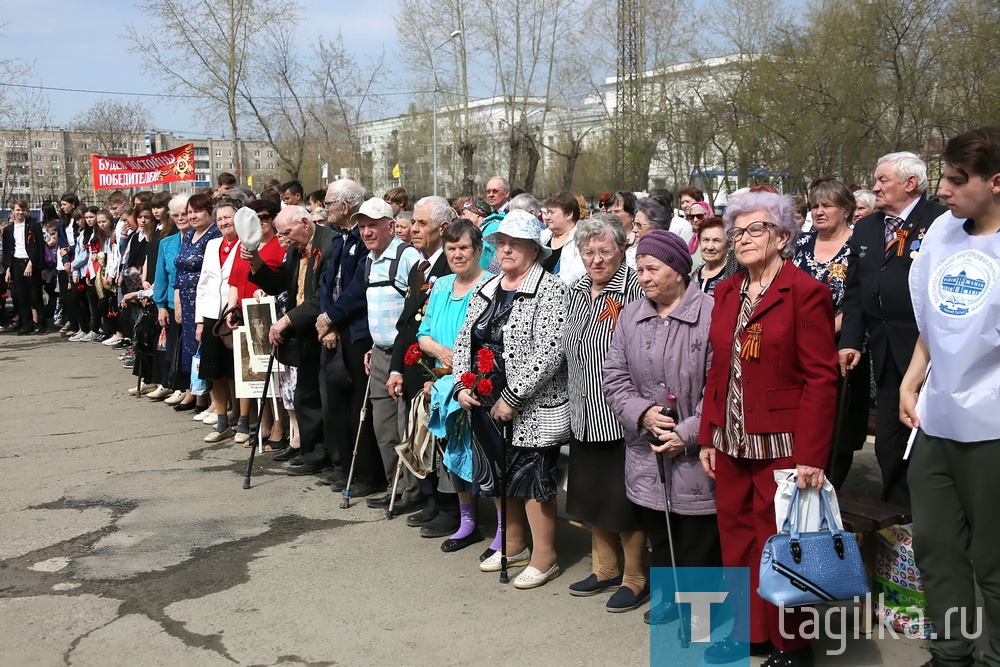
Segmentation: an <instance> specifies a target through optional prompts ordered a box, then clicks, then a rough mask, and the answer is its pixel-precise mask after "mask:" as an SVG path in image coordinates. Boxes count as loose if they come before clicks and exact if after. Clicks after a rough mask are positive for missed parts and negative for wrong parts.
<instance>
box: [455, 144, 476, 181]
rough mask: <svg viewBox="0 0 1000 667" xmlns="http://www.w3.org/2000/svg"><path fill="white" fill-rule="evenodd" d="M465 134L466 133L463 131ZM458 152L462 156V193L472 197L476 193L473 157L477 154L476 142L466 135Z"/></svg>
mask: <svg viewBox="0 0 1000 667" xmlns="http://www.w3.org/2000/svg"><path fill="white" fill-rule="evenodd" d="M463 134H466V135H467V133H465V132H463ZM458 154H459V155H460V156H461V157H462V194H463V195H465V196H466V197H471V196H473V195H475V194H476V179H475V176H474V174H475V170H474V165H473V161H472V158H473V157H474V156H475V154H476V144H474V143H473V142H471V141H469V137H468V136H465V137H464V138H463V141H462V143H460V144H459V145H458Z"/></svg>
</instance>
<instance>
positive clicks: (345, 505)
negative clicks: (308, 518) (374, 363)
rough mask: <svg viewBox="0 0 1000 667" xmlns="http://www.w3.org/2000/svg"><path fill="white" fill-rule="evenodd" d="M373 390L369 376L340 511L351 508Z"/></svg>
mask: <svg viewBox="0 0 1000 667" xmlns="http://www.w3.org/2000/svg"><path fill="white" fill-rule="evenodd" d="M371 390H372V377H371V376H370V375H369V376H368V384H367V385H365V399H364V401H362V402H361V419H360V421H358V434H357V436H356V437H355V438H354V453H353V454H351V469H350V470H349V471H348V472H347V486H346V487H344V499H343V500H341V501H340V509H342V510H346V509H350V507H351V482H352V481H354V463H355V462H356V461H357V460H358V443H359V442H361V430H362V429H364V427H365V418H367V417H368V395H369V393H370V392H371Z"/></svg>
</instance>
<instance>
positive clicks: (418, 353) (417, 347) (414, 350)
mask: <svg viewBox="0 0 1000 667" xmlns="http://www.w3.org/2000/svg"><path fill="white" fill-rule="evenodd" d="M406 352H407V354H412V355H415V356H416V357H417V358H418V359H419V358H420V357H422V356H424V355H423V352H421V351H420V343H414V344H413V345H411V346H410V347H409V348H408V349H407V350H406Z"/></svg>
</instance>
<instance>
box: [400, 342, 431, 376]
mask: <svg viewBox="0 0 1000 667" xmlns="http://www.w3.org/2000/svg"><path fill="white" fill-rule="evenodd" d="M403 365H404V366H420V368H421V369H422V370H423V372H424V373H425V374H426V375H427V378H428V379H429V380H433V379H435V378H436V377H437V375H436V374H435V373H434V369H433V368H431V367H430V366H428V365H427V362H426V361H424V353H423V351H421V349H420V343H414V344H413V345H411V346H410V347H408V348H406V354H404V355H403Z"/></svg>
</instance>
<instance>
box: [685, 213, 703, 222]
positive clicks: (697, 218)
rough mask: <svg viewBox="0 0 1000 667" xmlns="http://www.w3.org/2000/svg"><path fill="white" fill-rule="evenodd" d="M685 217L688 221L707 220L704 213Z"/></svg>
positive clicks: (689, 214) (690, 214)
mask: <svg viewBox="0 0 1000 667" xmlns="http://www.w3.org/2000/svg"><path fill="white" fill-rule="evenodd" d="M684 217H685V218H687V219H688V220H704V219H705V214H704V213H688V214H687V215H685V216H684Z"/></svg>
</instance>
